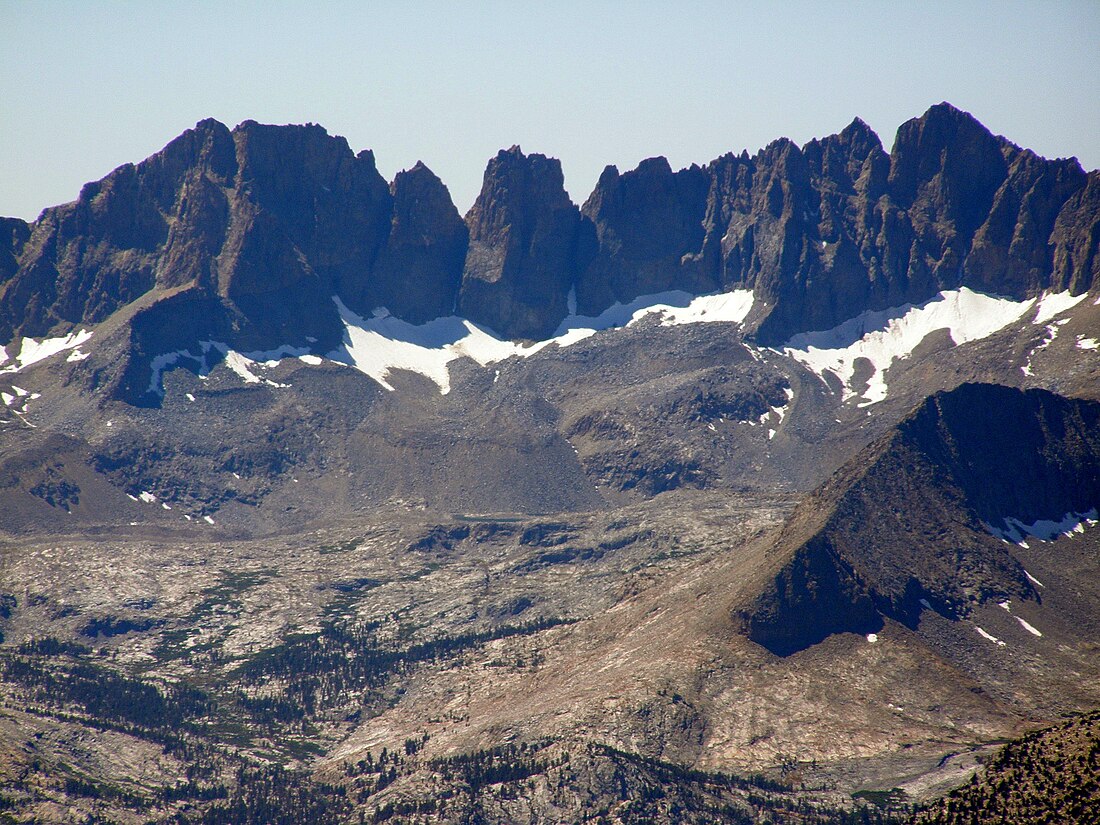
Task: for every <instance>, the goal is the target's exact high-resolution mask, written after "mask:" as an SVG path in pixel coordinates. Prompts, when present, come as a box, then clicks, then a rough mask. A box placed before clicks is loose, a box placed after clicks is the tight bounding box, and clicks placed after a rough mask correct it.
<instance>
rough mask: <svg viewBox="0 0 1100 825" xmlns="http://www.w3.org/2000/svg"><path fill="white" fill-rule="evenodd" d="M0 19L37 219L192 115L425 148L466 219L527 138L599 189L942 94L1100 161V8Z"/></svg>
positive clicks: (197, 13) (405, 151)
mask: <svg viewBox="0 0 1100 825" xmlns="http://www.w3.org/2000/svg"><path fill="white" fill-rule="evenodd" d="M5 12H6V14H5V16H6V19H5V27H4V28H3V29H2V30H0V120H2V122H3V123H4V125H5V128H4V129H3V130H0V215H7V216H16V217H20V218H23V219H24V220H34V219H35V218H36V217H37V216H38V215H39V214H40V213H41V211H42V210H43V209H46V208H48V207H51V206H54V205H57V204H61V203H67V202H70V201H72V200H74V199H75V198H76V197H77V195H78V194H79V192H80V188H81V186H82V185H83V184H85V183H87V182H89V181H95V180H99V179H101V178H103V177H104V176H106V175H107V174H109V173H110V172H111V171H112V170H113V169H115V168H117V167H118V166H120V165H123V164H126V163H138V162H140V161H141V160H143V159H145V158H146V157H149V156H150V155H152V154H155V153H156V152H157V151H159V150H160V149H161V148H162V147H163V146H165V145H166V144H167V143H168V142H169V141H171V140H172V139H173V138H175V137H176V136H178V135H179V134H181V133H182V132H183V131H185V130H186V129H188V128H191V127H192V126H193V125H194V124H195V123H196V122H198V121H200V120H202V119H204V118H207V117H214V118H216V119H217V120H219V121H220V122H222V123H224V124H226V125H227V126H229V127H230V128H232V127H233V126H235V125H237V124H238V123H241V122H243V121H245V120H256V121H258V122H262V123H275V124H284V123H306V122H312V123H317V124H319V125H321V126H324V127H325V129H326V130H327V131H328V132H329V134H332V135H339V136H343V137H345V138H346V139H347V141H348V144H349V146H350V147H351V148H352V150H353V151H355V152H358V151H360V150H363V149H371V150H372V151H373V152H374V154H375V160H376V163H377V165H378V168H379V172H380V173H381V174H382V175H383V177H385V178H386V179H387V180H392V179H393V177H394V175H395V174H396V173H397V172H398V171H400V170H401V169H408V168H411V167H412V166H413V165H414V164H415V163H416V162H417V160H420V161H423V162H424V163H425V164H426V165H427V166H428V167H429V168H431V169H432V171H433V172H435V174H436V175H438V176H439V178H440V179H441V180H442V181H443V182H444V183H445V184H446V185H447V187H448V189H449V191H450V192H451V196H452V199H453V201H454V203H455V205H456V207H457V208H458V209H459V211H460V212H461V213H463V214H465V213H466V211H467V210H468V209H469V207H470V205H471V204H472V203H473V201H474V199H475V198H476V196H477V193H478V191H479V190H480V187H481V181H482V175H483V172H484V169H485V164H486V162H487V161H488V160H489V158H491V157H492V156H493V155H494V154H495V153H496V152H497V151H498V150H499V149H502V148H507V147H508V146H511V145H514V144H518V145H520V146H521V147H523V150H524V152H526V153H534V152H537V153H541V154H544V155H547V156H550V157H554V158H557V159H559V160H560V161H561V163H562V170H563V172H564V175H565V184H566V189H567V191H568V192H569V194H570V197H571V198H572V199H573V200H574V202H576V203H583V202H584V200H585V199H586V198H587V196H588V194H589V193H590V192H591V191H592V190H593V188H594V187H595V184H596V181H597V179H598V177H599V174H600V172H601V171H602V170H603V168H604V167H605V166H607V165H615V166H617V167H618V168H619V170H620V171H627V170H630V169H633V168H635V167H636V166H637V164H638V163H639V162H640V161H641V160H643V159H645V158H647V157H656V156H664V157H666V158H667V159H668V160H669V163H670V165H672V166H673V168H677V169H678V168H683V167H685V166H689V165H690V164H692V163H697V164H700V165H702V164H705V163H707V162H709V161H710V160H713V159H714V158H716V157H719V156H721V155H722V154H724V153H726V152H733V153H735V154H740V153H741V152H742V151H743V150H744V151H748V152H749V153H750V154H754V153H755V152H756V151H758V150H759V149H761V148H763V147H764V146H766V145H767V144H768V143H770V142H771V141H773V140H775V139H778V138H781V137H787V138H789V139H790V140H792V141H793V142H794V143H796V144H798V145H799V146H803V145H805V144H806V143H807V142H808V141H810V140H811V139H813V138H815V137H816V138H821V137H824V136H827V135H829V134H835V133H837V132H839V131H840V130H842V129H843V128H844V127H845V126H847V125H848V124H849V123H850V122H851V121H852V119H853V118H856V117H858V118H860V119H862V120H863V121H864V122H866V123H867V124H868V125H869V126H870V127H871V128H872V129H873V130H874V131H875V132H876V134H878V136H879V138H880V139H881V140H882V142H883V148H884V149H885V150H886V151H889V150H890V147H891V146H892V144H893V138H894V135H895V134H896V131H897V128H898V127H899V126H900V125H901V124H902V123H904V122H906V121H907V120H909V119H911V118H914V117H919V116H920V115H922V114H923V113H924V112H925V111H927V110H928V108H929V107H931V106H933V105H935V104H937V103H940V102H941V101H944V102H948V103H950V104H951V105H953V106H955V107H956V108H958V109H961V110H963V111H967V112H969V113H971V114H972V115H973V116H974V117H975V118H976V119H977V120H978V121H980V122H981V123H982V124H984V125H985V126H986V128H988V129H989V130H990V131H991V132H992V133H994V134H997V135H1002V136H1004V137H1005V138H1006V139H1008V140H1010V141H1012V142H1013V143H1015V144H1016V145H1018V146H1021V147H1023V148H1026V149H1030V150H1032V151H1034V152H1035V153H1036V154H1039V155H1041V156H1043V157H1047V158H1069V157H1076V158H1077V159H1078V162H1079V163H1080V164H1081V165H1082V167H1083V168H1084V169H1085V170H1086V171H1092V170H1094V169H1097V168H1100V107H1098V106H1096V105H1095V103H1093V101H1095V100H1097V99H1100V50H1097V49H1096V48H1095V43H1096V42H1097V41H1100V4H1097V3H1093V2H1088V0H1078V1H1077V2H1063V3H1057V4H1048V5H1044V6H1042V7H1037V6H1035V5H1033V4H1027V3H1022V2H1002V3H991V2H975V3H971V4H967V5H966V6H965V7H963V8H956V7H955V6H953V5H951V4H949V3H945V2H929V3H923V4H920V5H919V6H917V7H912V8H908V7H907V8H898V7H893V6H882V5H881V4H874V3H855V4H849V5H845V6H844V7H842V8H823V7H821V6H819V5H818V4H814V3H810V2H795V3H791V4H788V5H785V6H784V7H782V8H781V9H774V8H772V7H771V6H770V5H769V4H766V3H761V2H746V3H739V4H736V5H734V4H728V3H721V2H717V1H716V0H695V2H686V3H684V4H680V5H678V6H677V7H676V8H675V9H668V8H666V7H664V6H662V5H661V4H658V3H655V2H645V1H643V2H639V3H635V4H631V5H630V6H629V7H626V8H623V7H621V6H620V5H618V4H613V3H606V2H600V1H599V0H588V2H583V3H582V2H560V3H556V4H550V5H549V6H539V7H523V8H515V7H513V6H511V5H510V4H507V3H502V2H483V3H478V4H475V5H474V6H473V7H470V8H462V9H455V8H452V7H451V6H450V5H448V4H445V3H441V2H410V3H405V4H401V5H396V4H392V5H391V4H388V3H379V4H374V5H373V6H372V7H365V6H364V5H363V4H356V3H351V2H334V3H328V4H325V5H324V6H322V7H319V8H313V7H310V6H306V5H305V4H302V3H298V2H288V3H285V4H279V5H278V6H274V7H269V6H267V5H264V4H261V3H258V2H242V3H238V4H234V5H233V6H231V7H225V8H223V7H221V6H219V5H218V4H216V3H213V2H209V1H208V0H189V2H181V3H178V4H172V5H171V6H168V5H149V4H143V3H140V2H136V0H119V2H114V3H110V4H63V3H52V2H28V0H9V2H8V3H7V4H6V6H5Z"/></svg>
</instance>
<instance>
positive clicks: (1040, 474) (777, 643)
mask: <svg viewBox="0 0 1100 825" xmlns="http://www.w3.org/2000/svg"><path fill="white" fill-rule="evenodd" d="M1098 505H1100V403H1097V402H1095V401H1085V400H1081V399H1073V398H1064V397H1062V396H1058V395H1055V394H1053V393H1050V392H1047V391H1045V390H1038V389H1036V390H1028V391H1026V392H1024V391H1020V390H1017V389H1013V388H1010V387H1003V386H997V385H989V384H964V385H962V386H960V387H959V388H957V389H955V390H952V391H950V392H941V393H937V394H936V395H934V396H932V397H930V398H929V399H927V400H926V401H925V402H924V403H922V404H921V405H920V406H919V407H917V409H916V410H914V411H913V413H911V414H910V415H909V416H908V417H907V418H906V419H905V420H904V421H902V422H901V423H900V424H899V425H898V426H897V427H896V428H895V429H894V430H892V431H891V432H889V433H887V434H886V435H885V436H884V437H883V438H881V439H879V440H878V441H877V442H876V443H874V444H872V445H871V446H869V447H868V448H867V449H865V450H864V451H863V452H862V453H861V454H860V455H858V456H856V457H855V458H854V459H853V460H852V461H850V462H849V463H848V464H847V465H845V467H843V468H842V469H841V470H839V471H838V472H837V473H836V474H835V475H834V476H833V477H832V478H831V479H830V480H829V481H828V482H826V483H825V484H824V485H823V486H822V487H821V488H819V490H818V491H816V492H815V493H814V494H813V495H811V496H810V497H809V498H808V499H807V500H806V501H804V502H803V503H802V504H801V505H800V506H799V507H798V509H797V510H796V512H795V513H794V515H793V516H792V517H791V519H790V521H789V522H788V524H787V526H786V528H785V530H784V534H783V537H782V538H781V539H780V543H779V548H780V550H779V552H780V553H781V555H782V556H785V557H786V558H787V559H788V560H787V561H786V562H785V563H784V564H783V565H782V566H781V568H780V569H779V570H778V572H777V573H776V575H775V578H774V582H773V583H772V584H771V585H769V586H768V587H767V588H766V589H765V590H764V591H763V592H762V593H761V595H760V596H759V597H758V598H757V600H756V601H755V603H754V605H753V606H752V607H751V608H750V609H748V610H744V611H741V612H740V613H739V615H738V617H737V618H738V620H739V622H740V625H741V628H742V631H743V632H745V633H746V634H747V635H748V636H749V638H751V639H753V640H754V641H757V642H758V643H760V644H762V645H764V646H765V647H768V648H769V649H770V650H772V652H774V653H777V654H780V655H788V654H789V653H793V652H795V651H797V650H801V649H803V648H805V647H808V646H810V645H812V644H816V643H817V642H819V641H821V640H822V639H823V638H825V637H826V636H827V635H830V634H831V633H835V632H841V631H850V632H857V633H866V632H870V631H874V630H875V627H874V624H875V621H876V615H877V617H878V618H877V621H878V622H880V623H881V619H882V617H889V618H892V619H895V620H897V621H900V622H902V623H904V624H907V625H909V626H910V627H915V626H916V625H917V623H918V622H919V617H920V613H921V611H922V609H923V607H924V606H923V605H922V602H921V600H922V599H923V600H924V601H926V602H928V603H929V604H931V605H932V607H933V609H935V610H936V611H937V612H940V613H942V614H943V615H946V616H948V617H950V618H956V617H960V616H965V615H967V614H968V613H969V612H970V611H971V610H972V609H973V608H974V607H975V606H977V605H980V604H983V603H985V602H988V601H991V600H1001V599H1008V598H1018V599H1037V598H1038V594H1037V593H1036V592H1035V588H1034V587H1033V585H1032V584H1031V582H1030V581H1029V580H1028V578H1027V575H1026V573H1025V572H1024V569H1023V567H1022V565H1021V564H1020V562H1019V561H1018V560H1017V559H1016V558H1015V557H1014V556H1013V555H1012V553H1011V552H1010V547H1009V545H1006V544H1004V543H1003V542H1002V541H1001V540H1000V539H998V538H996V537H995V536H993V535H991V534H990V532H989V529H988V527H987V526H986V525H992V526H993V527H996V528H998V529H1002V528H1004V526H1005V523H1004V519H1005V518H1006V517H1012V518H1016V519H1019V520H1020V521H1022V522H1023V523H1025V524H1032V523H1034V522H1036V521H1038V520H1040V519H1049V520H1053V521H1060V520H1061V519H1062V518H1063V516H1065V514H1066V513H1072V512H1077V513H1081V512H1087V511H1089V510H1090V509H1091V508H1093V507H1096V506H1098ZM872 607H873V610H872V609H871V608H872Z"/></svg>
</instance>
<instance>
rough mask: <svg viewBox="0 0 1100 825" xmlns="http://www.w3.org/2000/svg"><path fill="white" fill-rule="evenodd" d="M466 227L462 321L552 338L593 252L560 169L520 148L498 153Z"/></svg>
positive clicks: (504, 332) (507, 332)
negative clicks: (567, 191)
mask: <svg viewBox="0 0 1100 825" xmlns="http://www.w3.org/2000/svg"><path fill="white" fill-rule="evenodd" d="M466 225H467V227H469V230H470V249H469V252H468V253H467V255H466V267H465V270H464V272H463V274H462V292H461V295H460V297H459V309H460V312H461V314H463V315H465V316H466V317H467V318H469V319H470V320H471V321H474V322H476V323H480V324H485V325H486V326H488V327H490V328H491V329H493V330H495V331H497V332H499V333H500V334H502V335H505V336H506V337H509V338H546V337H548V336H549V335H551V334H552V333H553V331H554V329H555V327H557V325H558V324H559V323H560V322H561V320H562V319H563V318H564V317H565V316H566V311H567V308H566V304H567V299H568V294H569V290H570V288H571V287H572V285H573V284H574V283H575V282H576V279H577V273H578V272H579V271H580V269H581V267H582V262H584V261H585V259H586V258H587V257H588V256H589V255H591V251H592V248H593V245H594V244H593V242H592V240H591V228H590V227H588V226H586V225H585V224H584V223H583V222H582V219H581V214H580V211H579V210H578V209H577V207H576V205H574V204H573V203H572V202H571V201H570V200H569V195H568V194H566V191H565V178H564V176H563V175H562V171H561V163H559V162H558V161H557V160H555V159H553V158H547V157H545V156H544V155H538V154H533V155H524V154H523V152H521V151H520V148H519V147H518V146H513V147H512V148H511V149H509V150H507V151H501V152H499V153H498V154H497V156H496V157H495V158H493V159H492V160H491V161H489V166H488V168H487V169H486V170H485V182H484V184H483V186H482V189H481V194H480V195H479V196H478V198H477V201H476V202H475V203H474V205H473V207H472V208H471V209H470V212H469V214H468V215H467V216H466Z"/></svg>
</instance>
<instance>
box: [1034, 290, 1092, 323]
mask: <svg viewBox="0 0 1100 825" xmlns="http://www.w3.org/2000/svg"><path fill="white" fill-rule="evenodd" d="M1085 294H1086V293H1084V292H1082V293H1081V294H1080V295H1070V294H1069V290H1066V291H1065V292H1047V293H1045V294H1043V296H1042V297H1041V298H1039V308H1038V309H1037V310H1036V312H1035V320H1034V321H1032V323H1034V324H1045V323H1046V322H1047V321H1049V320H1050V319H1051V318H1054V317H1055V316H1056V315H1061V314H1062V313H1063V312H1065V311H1066V310H1068V309H1072V308H1073V307H1075V306H1077V305H1078V304H1079V303H1081V301H1083V300H1084V299H1085Z"/></svg>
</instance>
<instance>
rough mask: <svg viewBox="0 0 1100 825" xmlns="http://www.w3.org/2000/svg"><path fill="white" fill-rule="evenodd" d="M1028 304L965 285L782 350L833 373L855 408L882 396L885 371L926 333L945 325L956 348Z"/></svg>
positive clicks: (867, 315)
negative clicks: (860, 367) (861, 384)
mask: <svg viewBox="0 0 1100 825" xmlns="http://www.w3.org/2000/svg"><path fill="white" fill-rule="evenodd" d="M1034 303H1035V300H1034V299H1031V300H1028V301H1013V300H1011V299H1009V298H995V297H993V296H990V295H983V294H981V293H979V292H974V291H973V290H970V289H967V288H966V287H963V288H961V289H955V290H944V291H943V292H941V293H939V294H938V295H937V296H936V297H934V298H932V299H931V300H930V301H927V302H926V303H923V304H920V305H918V306H913V305H912V304H906V305H904V306H901V307H895V308H892V309H886V310H881V311H869V312H864V313H862V314H861V315H858V316H856V317H855V318H852V319H850V320H848V321H845V322H844V323H843V324H841V325H840V326H837V327H834V328H833V329H830V330H825V331H822V332H804V333H800V334H798V335H796V336H794V337H793V338H791V339H790V340H789V341H788V342H787V343H786V345H785V346H784V348H783V350H782V351H783V352H784V353H785V354H786V355H788V356H790V357H791V358H794V359H795V360H796V361H798V362H799V363H801V364H802V365H803V366H805V367H806V368H807V369H809V370H810V371H811V372H813V373H815V374H817V375H818V376H820V377H822V378H824V374H825V373H826V372H831V373H833V374H834V375H835V376H836V377H837V378H839V379H840V382H841V384H842V385H843V387H844V400H845V401H848V400H850V399H853V398H857V397H858V398H860V399H862V401H861V403H860V404H859V406H861V407H866V406H869V405H871V404H877V403H878V402H880V401H883V400H885V399H886V397H887V385H886V377H885V372H886V370H887V369H889V368H890V366H891V365H892V364H893V363H894V362H895V361H897V360H899V359H904V358H908V357H909V356H910V355H911V354H912V353H913V350H914V349H916V348H917V346H918V345H919V344H920V343H921V342H922V341H923V340H924V339H925V338H926V337H927V336H928V335H929V334H930V333H932V332H934V331H936V330H940V329H946V330H947V331H948V333H949V335H950V336H951V340H952V341H953V342H954V343H955V345H956V346H958V345H961V344H965V343H968V342H970V341H977V340H980V339H982V338H987V337H988V336H990V335H992V334H993V333H995V332H997V331H998V330H1000V329H1003V328H1004V327H1006V326H1007V325H1008V324H1010V323H1012V322H1013V321H1015V320H1017V319H1019V318H1020V317H1021V316H1022V315H1023V314H1024V313H1025V312H1026V311H1027V310H1028V309H1029V308H1030V307H1031V306H1033V305H1034ZM860 359H866V360H867V361H869V362H870V364H871V366H872V368H873V373H872V375H871V377H870V378H869V379H868V384H867V388H866V389H864V390H862V391H857V389H856V387H855V386H853V380H854V376H855V372H856V361H857V360H860Z"/></svg>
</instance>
